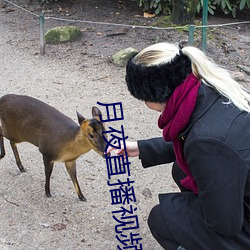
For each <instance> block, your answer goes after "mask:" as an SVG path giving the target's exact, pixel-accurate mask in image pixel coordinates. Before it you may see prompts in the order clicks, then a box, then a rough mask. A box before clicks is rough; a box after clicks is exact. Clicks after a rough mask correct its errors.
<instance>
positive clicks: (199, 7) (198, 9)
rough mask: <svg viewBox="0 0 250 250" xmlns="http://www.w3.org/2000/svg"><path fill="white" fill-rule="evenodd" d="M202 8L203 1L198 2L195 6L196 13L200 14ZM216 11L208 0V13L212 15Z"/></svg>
mask: <svg viewBox="0 0 250 250" xmlns="http://www.w3.org/2000/svg"><path fill="white" fill-rule="evenodd" d="M202 8H203V0H200V1H199V2H198V4H197V7H196V11H197V13H200V12H201V11H202ZM215 10H216V6H215V5H214V4H213V2H211V1H210V0H208V12H209V13H210V14H211V15H214V11H215Z"/></svg>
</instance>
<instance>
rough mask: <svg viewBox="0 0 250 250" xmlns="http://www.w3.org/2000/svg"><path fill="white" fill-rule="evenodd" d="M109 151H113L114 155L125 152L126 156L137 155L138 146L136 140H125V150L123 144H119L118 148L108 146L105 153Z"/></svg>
mask: <svg viewBox="0 0 250 250" xmlns="http://www.w3.org/2000/svg"><path fill="white" fill-rule="evenodd" d="M111 151H114V153H115V155H124V156H125V154H126V152H127V155H128V157H136V156H139V155H140V153H139V148H138V143H137V142H131V141H126V150H125V149H124V145H121V147H120V148H114V147H108V149H107V152H106V153H107V154H108V153H110V152H111Z"/></svg>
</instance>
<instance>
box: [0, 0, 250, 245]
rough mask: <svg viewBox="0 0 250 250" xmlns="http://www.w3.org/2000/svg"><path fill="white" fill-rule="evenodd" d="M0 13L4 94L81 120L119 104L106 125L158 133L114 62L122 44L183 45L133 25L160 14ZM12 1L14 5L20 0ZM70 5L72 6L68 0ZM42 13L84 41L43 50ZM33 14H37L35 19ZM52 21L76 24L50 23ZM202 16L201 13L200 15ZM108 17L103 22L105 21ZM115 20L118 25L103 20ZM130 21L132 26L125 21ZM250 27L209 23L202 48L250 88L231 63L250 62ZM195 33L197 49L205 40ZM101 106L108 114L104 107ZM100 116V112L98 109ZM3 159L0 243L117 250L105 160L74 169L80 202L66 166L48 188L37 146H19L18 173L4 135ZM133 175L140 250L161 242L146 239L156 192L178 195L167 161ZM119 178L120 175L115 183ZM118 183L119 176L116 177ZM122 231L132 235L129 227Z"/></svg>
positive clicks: (132, 136) (130, 7) (66, 8)
mask: <svg viewBox="0 0 250 250" xmlns="http://www.w3.org/2000/svg"><path fill="white" fill-rule="evenodd" d="M12 2H13V3H16V4H18V5H19V6H21V7H22V8H24V9H26V10H29V11H30V12H26V11H24V10H23V9H20V8H17V7H16V6H13V5H10V4H7V5H6V6H5V8H1V9H0V34H1V36H0V58H1V59H0V60H1V63H0V84H1V95H5V94H7V93H18V94H25V95H30V96H33V97H35V98H38V99H40V100H42V101H44V102H46V103H48V104H50V105H52V106H54V107H55V108H57V109H59V110H60V111H61V112H63V113H64V114H66V115H68V116H69V117H71V118H72V119H73V120H75V121H77V118H76V114H75V112H76V110H77V111H79V112H80V113H81V114H82V115H84V116H86V117H91V108H92V106H94V105H97V102H101V103H115V102H121V103H122V107H123V112H124V120H122V121H114V122H112V123H111V122H110V123H109V124H107V127H108V126H111V127H113V128H116V129H120V128H121V125H122V126H123V128H124V132H125V135H126V136H128V139H127V140H139V139H146V138H151V137H155V136H161V131H160V130H159V129H158V128H157V118H158V114H157V113H155V112H153V111H150V110H148V109H147V108H146V107H145V105H144V104H143V103H141V102H139V101H137V100H135V99H134V98H133V97H131V96H130V94H129V93H128V91H127V89H126V85H125V81H124V76H125V69H124V68H121V67H116V66H115V65H114V64H113V63H112V60H111V57H112V55H113V54H114V53H116V52H117V51H119V50H120V49H124V48H127V47H134V48H135V49H138V50H140V49H142V48H144V47H146V46H147V45H149V44H152V43H155V42H159V41H169V42H180V41H186V40H187V39H188V33H187V31H183V30H179V29H166V30H156V29H146V28H133V27H131V26H133V25H137V26H138V25H140V26H145V27H147V26H151V25H153V24H154V23H156V22H157V21H159V22H158V23H160V18H161V17H155V18H144V17H143V10H142V9H141V8H139V7H138V6H137V5H136V3H135V1H130V0H127V1H125V0H121V1H118V0H106V1H97V0H85V1H80V0H79V1H73V0H72V1H59V2H58V4H54V5H52V6H46V5H44V6H42V7H41V6H40V5H38V4H37V1H24V0H22V1H12ZM17 2H18V3H17ZM69 2H70V3H69ZM42 10H45V17H46V21H45V29H46V30H48V29H49V28H52V27H56V26H62V25H69V24H70V25H72V24H73V25H78V26H80V27H81V29H82V30H83V31H84V33H83V36H82V38H81V40H79V41H77V42H74V43H65V44H61V45H48V44H47V45H46V48H45V55H44V56H42V55H40V52H39V51H40V47H39V22H38V17H37V16H36V15H39V14H40V12H41V11H42ZM34 14H36V15H34ZM48 17H54V18H55V17H57V18H62V19H69V20H85V21H94V22H98V23H97V24H94V23H86V22H85V23H84V22H80V21H74V22H67V21H62V20H61V21H59V20H53V19H48ZM248 20H249V12H248V13H247V14H246V15H241V16H238V17H237V19H232V18H230V17H229V16H226V17H223V16H209V20H208V24H222V23H235V22H242V21H248ZM197 21H200V17H197ZM105 23H106V24H105ZM107 23H111V24H120V25H108V24H107ZM124 24H128V25H131V26H124ZM249 34H250V25H249V23H244V24H235V25H230V26H224V27H213V28H209V29H208V37H207V54H208V55H209V56H210V57H211V58H213V59H214V60H215V61H216V62H217V63H218V64H220V65H222V66H225V67H226V68H228V69H229V70H230V71H232V72H233V73H234V75H235V77H237V78H238V80H239V81H240V83H241V84H243V85H244V86H246V87H249V83H250V81H249V76H248V75H247V74H245V73H244V72H240V70H239V68H238V67H237V65H244V66H247V67H249V66H250V65H249V61H250V60H249V58H250V35H249ZM200 41H201V38H200V31H199V30H197V34H196V35H195V46H200V44H201V42H200ZM99 108H100V109H101V110H102V111H103V112H105V109H104V107H102V106H99ZM104 114H105V113H104ZM5 146H6V156H5V157H4V158H3V159H1V177H0V180H1V181H0V221H1V223H0V249H93V250H96V249H110V250H111V249H115V248H117V245H118V244H119V245H120V246H121V247H122V244H121V243H119V241H118V240H117V239H116V232H115V226H116V225H117V222H116V221H115V220H114V219H113V217H112V216H113V214H112V212H113V211H118V210H119V209H120V205H111V203H112V202H111V195H110V194H111V193H110V186H108V183H107V181H108V180H109V179H108V175H107V165H106V161H105V159H103V158H101V157H100V156H99V155H98V154H97V153H96V152H94V151H90V152H88V153H87V154H85V155H83V156H81V157H80V158H79V159H78V160H77V166H78V167H77V175H78V181H79V183H80V186H81V188H82V191H83V193H84V195H85V197H86V198H87V202H81V201H79V200H78V197H77V195H76V193H75V190H74V187H73V184H72V182H71V180H70V177H69V175H68V174H67V172H66V170H65V168H64V165H63V164H62V163H56V164H55V167H54V171H53V174H52V178H51V192H52V198H47V197H46V196H45V194H44V180H45V176H44V167H43V162H42V155H41V154H40V153H39V151H38V150H37V148H35V147H34V146H33V145H30V144H27V143H22V144H20V145H18V148H19V153H20V156H21V161H22V163H23V165H24V166H25V168H26V170H27V172H25V173H20V171H19V169H18V168H17V166H16V164H15V161H14V156H13V154H12V152H11V148H10V146H9V143H8V141H7V140H6V141H5ZM130 172H131V173H130V174H131V176H130V179H131V180H133V181H134V183H133V187H134V191H135V197H136V202H135V203H133V206H134V207H135V206H136V208H137V210H136V215H137V216H138V219H139V228H138V229H134V230H130V231H129V232H132V233H138V234H139V236H140V237H141V238H142V239H141V240H140V241H139V243H141V244H142V246H143V249H146V250H158V249H161V247H160V246H159V245H158V244H157V242H156V241H155V240H154V238H153V237H152V236H151V233H150V231H149V228H148V226H147V217H148V214H149V212H150V210H151V208H152V207H153V206H154V205H156V204H157V203H158V194H159V193H166V192H177V191H178V190H177V188H176V186H175V185H174V182H173V180H172V179H171V165H168V166H156V167H153V168H149V169H143V168H142V166H141V164H140V161H139V160H138V159H137V158H133V159H131V164H130ZM122 178H123V180H124V176H123V177H121V179H122ZM113 180H116V179H113ZM125 233H127V235H128V232H125Z"/></svg>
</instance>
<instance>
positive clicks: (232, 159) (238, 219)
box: [138, 85, 250, 249]
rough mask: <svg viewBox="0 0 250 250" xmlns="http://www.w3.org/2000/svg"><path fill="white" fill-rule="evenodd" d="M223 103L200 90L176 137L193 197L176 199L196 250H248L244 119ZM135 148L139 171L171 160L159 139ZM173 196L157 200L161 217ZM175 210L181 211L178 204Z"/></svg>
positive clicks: (249, 184) (249, 127)
mask: <svg viewBox="0 0 250 250" xmlns="http://www.w3.org/2000/svg"><path fill="white" fill-rule="evenodd" d="M223 102H224V103H223ZM225 102H227V100H226V99H225V98H224V97H222V96H221V95H220V94H218V93H217V92H216V91H214V90H213V89H212V88H209V87H207V86H205V85H201V87H200V89H199V93H198V98H197V103H196V107H195V110H194V112H193V114H192V117H191V119H190V122H189V125H188V126H187V128H186V129H185V131H183V133H181V134H180V136H179V139H180V140H182V141H183V150H184V155H185V158H186V160H187V163H188V166H189V168H190V170H191V172H192V175H193V177H194V179H195V181H196V182H197V185H198V188H199V194H198V196H196V195H194V194H193V193H191V192H190V193H189V192H187V193H186V194H178V195H181V196H182V197H183V198H182V201H184V200H185V206H187V213H188V214H189V219H190V225H189V224H188V223H187V225H186V226H188V227H192V228H194V229H195V232H193V233H194V234H196V235H200V237H201V239H202V241H204V245H202V246H203V248H202V249H250V226H249V223H250V219H249V218H250V173H249V167H250V114H248V113H247V112H242V111H240V110H239V109H237V108H236V107H235V106H234V105H233V104H225ZM138 145H139V150H140V158H141V161H142V165H143V166H144V167H149V166H154V165H158V164H163V163H170V162H173V161H174V160H175V155H174V151H173V147H172V144H171V143H167V142H165V141H164V140H163V138H156V139H151V140H144V141H139V142H138ZM176 195H177V194H169V195H168V194H165V195H160V203H161V205H162V210H163V212H164V213H165V211H168V207H169V206H170V204H172V205H173V203H172V200H173V197H174V196H176ZM170 196H171V197H170ZM184 196H185V198H184ZM175 204H177V203H175ZM180 206H183V207H184V205H183V204H181V201H180ZM197 210H199V211H197ZM198 214H199V216H200V217H199V218H197V215H198ZM176 216H179V215H178V213H177V214H176ZM168 219H169V216H168V215H166V220H168ZM196 222H197V223H196ZM176 223H178V220H177V221H176ZM179 223H180V224H181V225H182V223H183V222H179ZM192 224H194V225H193V226H192ZM182 226H183V225H182ZM192 228H190V230H191V231H192ZM176 230H177V231H178V228H176ZM177 234H178V232H177ZM180 237H181V235H180ZM215 238H216V239H215ZM229 239H230V240H229ZM232 239H233V242H232ZM209 241H213V242H210V243H209ZM190 244H191V243H190ZM220 244H221V245H220ZM183 246H184V247H185V245H183ZM190 246H191V245H190ZM192 249H198V247H196V246H192Z"/></svg>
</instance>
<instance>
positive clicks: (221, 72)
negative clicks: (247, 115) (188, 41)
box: [182, 46, 250, 112]
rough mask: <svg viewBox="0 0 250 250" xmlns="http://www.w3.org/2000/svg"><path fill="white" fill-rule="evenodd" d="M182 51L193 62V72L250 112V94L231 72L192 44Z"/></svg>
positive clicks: (229, 101)
mask: <svg viewBox="0 0 250 250" xmlns="http://www.w3.org/2000/svg"><path fill="white" fill-rule="evenodd" d="M182 53H183V54H184V55H186V56H187V57H188V58H189V59H190V60H191V62H192V71H193V74H194V75H196V76H197V77H198V78H200V79H201V80H203V83H204V84H206V85H207V86H210V87H213V88H214V89H216V90H217V91H218V92H219V93H220V94H221V95H223V96H225V97H226V98H227V99H228V102H227V103H231V102H232V103H233V104H234V105H235V106H236V107H237V108H239V109H240V110H244V111H247V112H250V106H249V104H250V94H249V93H248V92H247V91H246V90H245V89H244V88H243V87H242V86H241V85H240V84H239V83H238V82H236V81H235V80H234V79H233V78H232V77H231V75H230V74H229V72H228V71H227V70H225V69H223V68H222V67H220V66H218V65H217V64H215V63H214V62H213V61H212V60H211V59H208V57H207V56H206V55H205V54H204V53H203V52H202V51H201V50H199V49H197V48H195V47H191V46H187V47H184V48H182Z"/></svg>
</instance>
